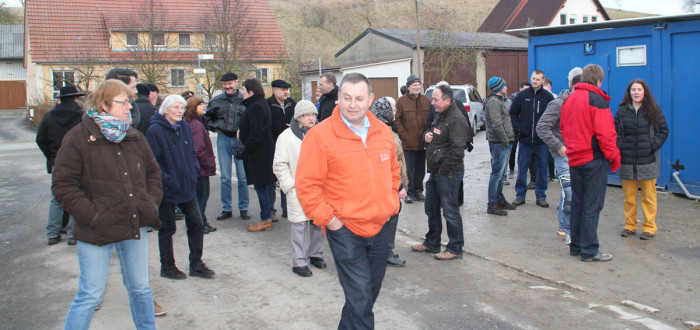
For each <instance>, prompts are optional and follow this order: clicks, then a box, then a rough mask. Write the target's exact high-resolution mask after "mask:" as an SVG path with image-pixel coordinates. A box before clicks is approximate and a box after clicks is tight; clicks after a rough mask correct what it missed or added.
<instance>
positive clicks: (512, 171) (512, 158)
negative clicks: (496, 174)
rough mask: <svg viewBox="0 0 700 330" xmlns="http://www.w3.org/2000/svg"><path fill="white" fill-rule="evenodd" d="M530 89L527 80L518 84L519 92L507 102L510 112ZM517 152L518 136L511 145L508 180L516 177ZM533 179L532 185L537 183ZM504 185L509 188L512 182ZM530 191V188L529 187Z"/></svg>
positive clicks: (511, 95) (531, 179)
mask: <svg viewBox="0 0 700 330" xmlns="http://www.w3.org/2000/svg"><path fill="white" fill-rule="evenodd" d="M529 87H530V82H528V81H527V80H522V81H520V84H518V91H517V92H515V93H513V94H510V97H509V98H508V99H507V100H506V107H507V108H508V110H509V111H510V106H511V105H513V100H515V98H516V97H517V96H518V94H520V92H522V91H523V90H524V89H526V88H529ZM511 126H512V124H511ZM514 133H515V132H514ZM517 150H518V135H517V134H516V135H515V141H513V143H511V144H510V158H508V168H509V169H510V170H509V172H508V179H512V178H513V176H514V175H515V163H516V162H515V160H516V157H515V156H516V153H517ZM530 168H531V169H532V166H530ZM533 178H534V175H533V174H531V175H530V182H531V183H532V182H535V180H533ZM503 184H504V185H506V186H507V185H510V182H508V181H505V182H504V183H503ZM528 189H530V188H529V187H528ZM533 189H534V188H533Z"/></svg>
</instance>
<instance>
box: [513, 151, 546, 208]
mask: <svg viewBox="0 0 700 330" xmlns="http://www.w3.org/2000/svg"><path fill="white" fill-rule="evenodd" d="M518 148H520V151H518V179H517V180H516V181H515V197H517V198H522V199H525V194H526V193H527V169H528V168H529V167H530V161H532V150H533V149H534V150H535V162H536V163H537V184H536V185H535V196H536V197H537V200H540V199H547V195H546V192H547V181H548V178H547V173H549V169H548V164H547V157H549V147H547V145H546V144H531V143H525V142H520V143H518Z"/></svg>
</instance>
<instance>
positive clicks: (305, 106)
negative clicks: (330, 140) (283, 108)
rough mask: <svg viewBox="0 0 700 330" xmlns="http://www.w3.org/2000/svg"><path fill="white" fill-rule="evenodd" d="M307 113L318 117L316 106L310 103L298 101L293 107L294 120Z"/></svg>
mask: <svg viewBox="0 0 700 330" xmlns="http://www.w3.org/2000/svg"><path fill="white" fill-rule="evenodd" d="M307 113H313V114H315V115H318V110H316V106H315V105H314V104H313V103H311V101H307V100H301V101H299V103H297V105H296V106H295V107H294V119H297V118H299V117H301V116H303V115H305V114H307Z"/></svg>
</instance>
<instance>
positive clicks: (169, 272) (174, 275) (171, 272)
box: [160, 267, 187, 280]
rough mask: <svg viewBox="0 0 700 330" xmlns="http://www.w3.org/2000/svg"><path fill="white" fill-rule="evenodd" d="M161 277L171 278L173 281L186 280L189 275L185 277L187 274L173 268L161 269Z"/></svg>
mask: <svg viewBox="0 0 700 330" xmlns="http://www.w3.org/2000/svg"><path fill="white" fill-rule="evenodd" d="M160 277H165V278H169V279H171V280H184V279H186V278H187V275H185V273H183V272H182V271H180V270H179V269H177V267H173V268H168V269H161V270H160Z"/></svg>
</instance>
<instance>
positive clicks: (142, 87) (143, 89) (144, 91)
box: [136, 83, 151, 96]
mask: <svg viewBox="0 0 700 330" xmlns="http://www.w3.org/2000/svg"><path fill="white" fill-rule="evenodd" d="M136 93H137V94H139V95H144V96H148V94H150V93H151V89H150V88H148V84H144V83H141V84H136Z"/></svg>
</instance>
